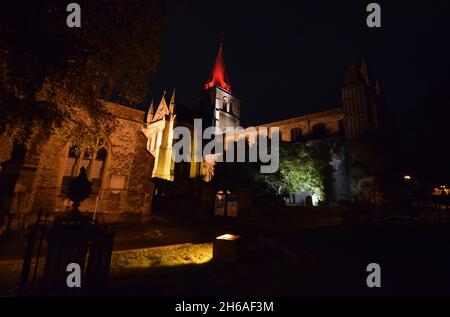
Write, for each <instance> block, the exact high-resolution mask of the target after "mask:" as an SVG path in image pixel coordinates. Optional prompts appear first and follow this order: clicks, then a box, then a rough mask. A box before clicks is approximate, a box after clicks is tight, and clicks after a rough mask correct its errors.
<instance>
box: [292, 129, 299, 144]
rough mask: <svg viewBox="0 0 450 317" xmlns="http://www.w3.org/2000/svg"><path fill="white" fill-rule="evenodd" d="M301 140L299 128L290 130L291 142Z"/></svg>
mask: <svg viewBox="0 0 450 317" xmlns="http://www.w3.org/2000/svg"><path fill="white" fill-rule="evenodd" d="M301 139H302V129H300V128H293V129H291V141H292V142H298V141H301Z"/></svg>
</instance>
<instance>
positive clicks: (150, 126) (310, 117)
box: [143, 44, 388, 204]
mask: <svg viewBox="0 0 450 317" xmlns="http://www.w3.org/2000/svg"><path fill="white" fill-rule="evenodd" d="M240 107H241V101H240V100H239V98H238V97H237V96H236V95H234V94H233V92H232V87H231V84H230V81H229V78H228V73H227V71H226V68H225V63H224V57H223V47H222V44H220V47H219V51H218V54H217V57H216V59H215V62H214V66H213V70H212V72H211V75H210V77H209V79H208V81H207V82H206V84H205V85H204V90H203V95H202V98H201V99H200V103H199V104H195V105H194V106H193V107H190V108H187V107H184V106H181V105H180V107H179V106H178V102H177V100H176V96H175V90H174V91H173V93H172V94H171V96H170V98H169V96H166V94H165V93H164V95H163V96H162V98H161V100H160V102H159V105H158V107H157V110H156V111H155V108H154V105H153V102H152V104H151V105H150V109H149V110H148V115H147V120H146V123H145V125H144V128H143V132H144V134H145V135H146V136H147V138H148V143H147V148H148V150H149V151H150V152H151V153H152V155H153V156H154V157H155V165H154V168H153V173H152V176H153V177H157V178H161V179H165V180H168V181H173V180H174V179H175V178H177V176H178V177H186V176H187V175H189V177H190V178H195V177H202V178H203V180H204V181H209V180H211V179H212V178H213V176H214V162H211V161H209V162H208V161H203V162H201V163H195V162H193V163H191V164H190V165H189V164H188V165H189V166H188V167H187V168H186V167H184V170H185V171H186V170H187V172H184V173H182V174H183V175H184V176H182V175H180V173H179V170H180V168H177V164H175V163H174V162H173V161H172V160H171V159H170V158H171V155H172V153H171V151H172V145H173V142H174V139H173V128H174V127H176V126H178V125H181V126H185V127H188V128H189V129H190V130H191V131H192V128H193V118H202V119H203V122H205V123H206V125H208V126H217V127H219V128H220V129H221V130H222V131H225V129H226V128H227V127H231V128H236V127H239V126H240V112H241V111H240ZM191 109H197V110H191ZM188 114H189V115H188ZM387 118H388V111H387V108H386V104H385V102H384V96H383V93H382V91H381V86H380V81H379V80H377V79H375V78H374V76H373V74H372V72H371V71H370V69H369V66H368V64H367V62H366V61H365V60H363V61H362V63H361V65H356V64H354V63H353V64H351V66H350V68H349V70H348V74H347V77H346V79H345V82H344V86H343V88H342V101H341V106H340V107H337V108H332V109H329V110H326V111H322V112H318V113H312V114H307V115H302V116H298V117H293V118H288V119H285V120H281V121H275V122H267V123H264V124H260V125H258V126H256V127H255V128H257V129H258V128H263V127H264V128H268V129H269V131H270V129H271V128H278V130H279V136H280V140H281V141H284V142H293V143H295V142H306V143H308V144H313V143H318V142H322V141H324V140H330V139H333V140H341V141H342V142H341V149H340V150H338V151H334V152H333V153H331V158H330V162H329V164H330V165H331V166H332V167H333V170H334V172H333V181H332V187H333V189H332V190H331V191H332V192H333V195H332V196H331V197H329V198H328V200H329V201H331V202H336V203H337V202H338V201H344V200H346V201H348V200H351V199H352V196H353V195H352V188H351V183H352V180H351V177H350V175H349V174H350V168H349V162H348V161H349V159H348V158H349V157H352V155H353V156H355V155H356V152H357V151H356V150H355V149H354V148H355V146H354V144H357V143H358V142H359V140H360V139H361V138H362V137H363V136H364V135H365V134H366V133H368V132H369V131H373V130H377V129H384V128H385V127H386V125H387V122H388V119H387ZM191 135H193V133H191ZM269 135H270V132H269ZM240 137H245V134H242V135H239V134H238V135H236V136H235V138H237V139H239V138H240ZM191 144H193V142H191ZM224 144H225V150H226V144H227V141H226V140H225V141H224ZM194 151H195V149H192V152H194ZM330 151H331V150H330ZM178 164H179V163H178ZM177 174H178V175H177ZM297 196H298V197H296V201H297V202H302V201H303V202H304V201H305V197H306V196H312V197H313V199H314V193H312V192H303V193H299V194H298V195H297ZM314 200H315V201H314V204H317V203H318V202H317V200H316V199H314Z"/></svg>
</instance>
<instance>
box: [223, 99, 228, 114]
mask: <svg viewBox="0 0 450 317" xmlns="http://www.w3.org/2000/svg"><path fill="white" fill-rule="evenodd" d="M222 100H223V103H222V110H223V111H226V112H230V103H229V102H228V98H227V97H223V98H222Z"/></svg>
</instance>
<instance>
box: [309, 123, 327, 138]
mask: <svg viewBox="0 0 450 317" xmlns="http://www.w3.org/2000/svg"><path fill="white" fill-rule="evenodd" d="M311 136H312V138H313V139H323V138H326V137H327V136H328V131H327V128H326V126H325V125H324V124H323V123H317V124H315V125H314V126H313V127H312V133H311Z"/></svg>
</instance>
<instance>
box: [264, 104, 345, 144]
mask: <svg viewBox="0 0 450 317" xmlns="http://www.w3.org/2000/svg"><path fill="white" fill-rule="evenodd" d="M343 119H344V113H343V110H342V108H336V109H332V110H328V111H323V112H318V113H314V114H310V115H305V116H300V117H295V118H290V119H286V120H281V121H275V122H270V123H267V124H261V125H259V126H258V127H268V128H273V127H278V128H279V130H280V135H281V139H282V140H283V141H292V140H291V130H292V129H294V128H300V129H301V131H302V135H303V136H305V137H307V136H309V135H310V134H311V130H312V128H313V127H314V125H316V124H323V125H325V127H326V129H327V131H328V133H329V134H336V133H339V132H340V128H339V124H340V122H341V121H342V120H343Z"/></svg>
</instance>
